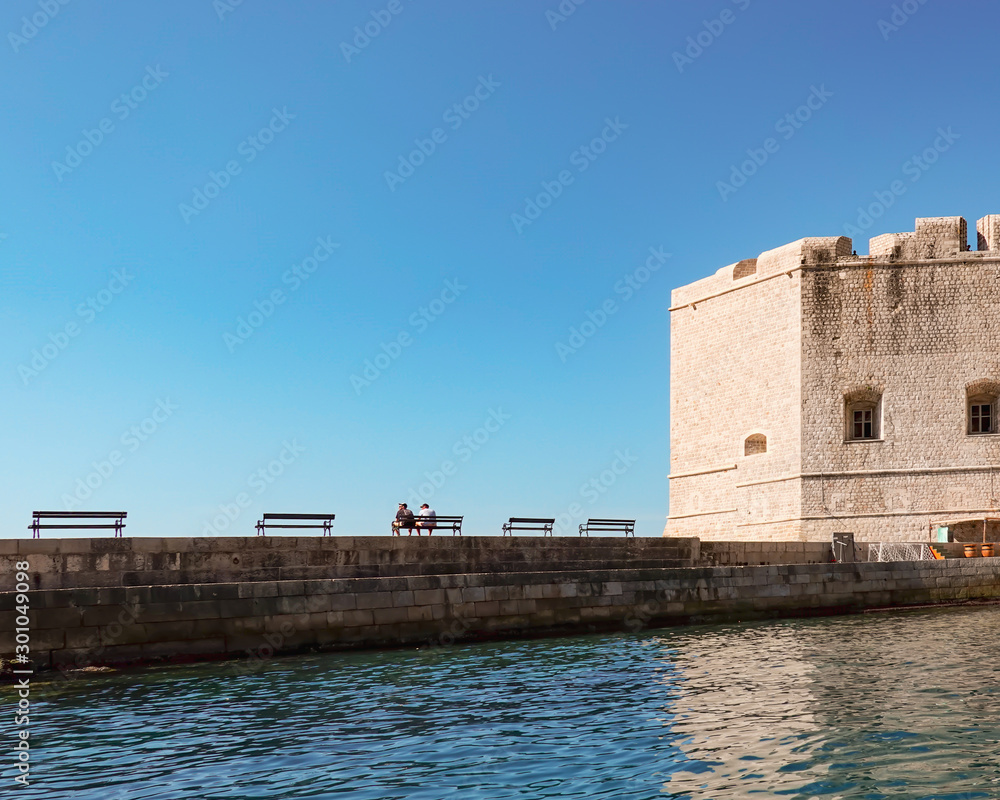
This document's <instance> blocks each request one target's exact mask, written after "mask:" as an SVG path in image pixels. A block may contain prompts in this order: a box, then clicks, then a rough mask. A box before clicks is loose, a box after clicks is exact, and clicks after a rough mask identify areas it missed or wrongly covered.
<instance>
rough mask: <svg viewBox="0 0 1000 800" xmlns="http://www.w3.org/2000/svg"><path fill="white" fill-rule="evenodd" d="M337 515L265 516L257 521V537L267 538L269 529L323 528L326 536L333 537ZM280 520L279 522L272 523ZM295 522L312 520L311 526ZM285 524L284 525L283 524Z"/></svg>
mask: <svg viewBox="0 0 1000 800" xmlns="http://www.w3.org/2000/svg"><path fill="white" fill-rule="evenodd" d="M335 517H336V514H263V515H261V518H260V519H259V520H257V535H258V536H267V529H268V528H322V529H323V535H324V536H332V535H333V520H334V518H335ZM272 520H278V522H272ZM295 520H312V521H313V522H312V523H311V524H307V523H302V522H299V523H296V524H293V523H294V521H295ZM281 523H284V524H281Z"/></svg>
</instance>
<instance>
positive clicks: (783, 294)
mask: <svg viewBox="0 0 1000 800" xmlns="http://www.w3.org/2000/svg"><path fill="white" fill-rule="evenodd" d="M801 257H802V247H801V244H800V243H796V244H795V245H786V247H784V248H779V249H778V250H776V251H770V252H769V253H764V254H762V255H761V256H760V257H759V258H758V259H756V263H755V264H753V261H754V260H753V259H748V260H746V261H743V262H739V263H738V264H734V265H731V266H729V267H724V268H723V269H721V270H719V272H717V273H716V274H715V275H713V276H711V277H710V278H707V279H705V280H702V281H698V282H697V283H695V284H692V285H690V286H687V287H684V288H683V289H681V290H677V291H675V292H674V295H673V306H674V307H673V308H672V310H671V358H670V364H671V386H672V387H676V388H673V389H672V391H671V393H670V441H671V452H670V473H671V478H670V517H669V520H668V523H667V530H666V533H667V535H671V536H698V537H701V538H703V539H731V538H734V536H735V537H737V538H748V539H749V538H760V539H769V538H771V539H785V540H788V539H797V538H798V523H797V522H790V523H789V524H788V525H786V526H784V527H782V528H775V527H770V528H769V529H768V530H763V529H761V530H757V526H756V525H755V523H759V522H760V521H763V520H764V519H768V518H771V517H773V516H774V515H775V514H777V515H779V516H780V517H782V518H785V519H788V520H796V519H797V517H798V516H799V494H798V492H797V491H796V490H795V488H794V486H793V485H792V484H790V483H788V482H777V483H767V484H759V482H760V481H764V480H770V479H772V478H775V477H778V476H781V475H787V474H795V473H798V471H799V462H798V448H799V438H800V437H799V430H798V428H799V419H800V415H799V412H798V406H799V402H798V386H799V380H800V379H799V369H800V364H801V358H800V352H801V344H800V334H799V325H798V320H799V318H800V309H799V282H800V280H801V278H800V275H799V272H798V271H797V268H798V265H799V263H800V261H801ZM751 268H753V269H754V271H752V272H751V271H750V269H751ZM734 270H735V271H736V274H737V275H738V276H743V277H737V278H736V279H735V280H734V278H733V272H734ZM783 270H784V271H783ZM787 270H796V271H792V272H791V274H790V275H789V274H786V271H787ZM737 287H739V288H737ZM734 289H735V291H734ZM754 434H763V436H765V437H766V441H767V451H766V452H765V453H759V454H755V455H750V456H746V455H744V452H745V445H744V442H745V440H746V439H747V437H749V436H751V435H754ZM748 483H749V484H753V485H751V486H747V485H744V484H748Z"/></svg>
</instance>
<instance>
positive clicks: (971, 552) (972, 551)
mask: <svg viewBox="0 0 1000 800" xmlns="http://www.w3.org/2000/svg"><path fill="white" fill-rule="evenodd" d="M975 555H976V546H975V545H974V544H967V545H965V557H966V558H973V557H974V556H975Z"/></svg>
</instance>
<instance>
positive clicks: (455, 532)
mask: <svg viewBox="0 0 1000 800" xmlns="http://www.w3.org/2000/svg"><path fill="white" fill-rule="evenodd" d="M421 519H426V518H425V517H420V516H419V515H417V516H414V517H413V527H412V528H411V527H409V526H407V527H405V528H404V527H400V526H398V525H396V520H393V521H392V535H393V536H399V535H400V533H399V532H400V531H401V530H402V531H411V532H412V531H426V530H432V531H436V530H438V529H439V528H442V529H445V530H448V529H450V530H451V535H452V536H461V535H462V520H464V519H465V517H464V516H462V517H455V516H451V517H449V516H445V517H442V516H437V517H435V518H434V525H433V527H430V526H418V525H417V523H418V522H420V521H421ZM417 535H418V536H419V535H420V534H419V533H418V534H417ZM429 535H430V534H428V536H429Z"/></svg>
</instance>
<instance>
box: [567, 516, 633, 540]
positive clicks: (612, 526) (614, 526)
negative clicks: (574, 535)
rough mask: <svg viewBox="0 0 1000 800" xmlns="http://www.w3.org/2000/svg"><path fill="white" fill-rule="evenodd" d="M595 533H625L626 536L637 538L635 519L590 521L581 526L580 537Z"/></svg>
mask: <svg viewBox="0 0 1000 800" xmlns="http://www.w3.org/2000/svg"><path fill="white" fill-rule="evenodd" d="M591 531H594V532H595V533H624V534H625V535H626V536H631V537H632V538H633V539H634V538H635V520H634V519H588V520H587V521H586V522H585V523H583V524H582V525H581V526H580V535H581V536H583V535H584V534H586V535H587V536H590V532H591Z"/></svg>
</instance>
